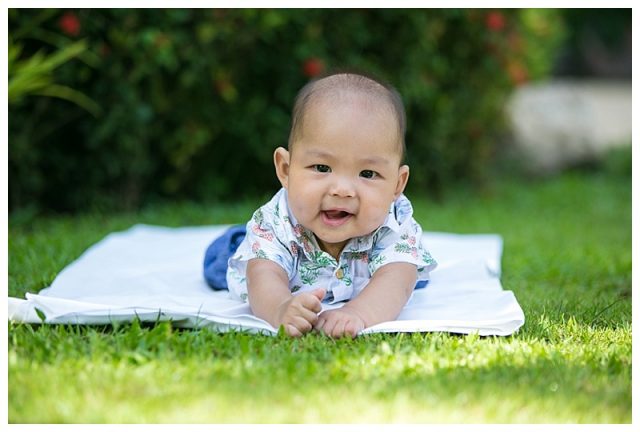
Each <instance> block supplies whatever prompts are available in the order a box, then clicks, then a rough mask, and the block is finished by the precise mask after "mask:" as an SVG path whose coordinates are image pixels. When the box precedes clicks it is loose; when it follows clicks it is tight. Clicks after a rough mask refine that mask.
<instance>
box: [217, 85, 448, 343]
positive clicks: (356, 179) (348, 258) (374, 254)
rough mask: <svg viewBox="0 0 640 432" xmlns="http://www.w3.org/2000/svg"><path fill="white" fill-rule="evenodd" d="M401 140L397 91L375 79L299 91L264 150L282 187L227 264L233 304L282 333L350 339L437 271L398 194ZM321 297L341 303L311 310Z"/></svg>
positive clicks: (402, 181)
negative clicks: (282, 132) (286, 127)
mask: <svg viewBox="0 0 640 432" xmlns="http://www.w3.org/2000/svg"><path fill="white" fill-rule="evenodd" d="M404 133H405V113H404V108H403V105H402V101H401V99H400V96H399V95H398V93H397V92H396V91H395V90H394V89H393V88H392V87H390V86H388V85H386V84H383V83H381V82H379V81H377V80H374V79H372V78H368V77H365V76H362V75H358V74H352V73H339V74H334V75H329V76H327V77H324V78H321V79H319V80H316V81H312V82H310V83H309V84H307V85H306V86H305V87H304V88H302V90H300V92H299V93H298V96H297V98H296V101H295V105H294V108H293V118H292V125H291V131H290V135H289V142H288V148H287V149H285V148H282V147H279V148H277V149H276V150H275V153H274V164H275V171H276V175H277V177H278V179H279V180H280V183H281V184H282V189H281V190H280V191H279V192H278V193H277V194H276V195H275V196H274V197H273V198H272V199H271V201H269V202H268V203H267V204H265V205H264V206H262V207H261V208H259V209H258V210H257V211H256V212H255V213H254V215H253V218H252V219H251V220H250V221H249V222H248V224H247V233H246V237H245V238H244V239H243V240H242V242H241V243H240V246H239V247H238V249H237V251H236V252H235V254H234V255H233V256H232V257H231V259H229V261H228V266H229V267H228V271H227V275H226V280H227V284H228V288H229V291H230V292H231V295H232V297H235V298H240V299H243V300H245V301H246V300H248V301H249V305H250V306H251V309H252V311H253V313H254V314H255V315H256V316H258V317H260V318H262V319H264V320H266V321H267V322H269V323H270V324H271V325H273V326H274V327H276V328H278V327H280V326H284V330H285V331H286V333H287V334H289V335H290V336H301V335H303V334H305V333H307V332H309V331H311V330H313V329H316V330H317V331H321V332H324V333H325V334H327V335H329V336H331V337H336V338H339V337H343V336H347V337H355V336H356V335H357V334H358V332H360V331H361V330H363V329H365V328H367V327H370V326H373V325H375V324H378V323H381V322H384V321H390V320H394V319H396V318H397V317H398V314H399V313H400V311H401V310H402V308H403V307H404V305H405V304H406V303H407V301H408V300H409V298H410V297H411V294H412V292H413V290H414V288H416V287H421V286H424V285H426V282H427V280H428V278H429V271H430V270H432V269H433V268H434V267H435V266H436V263H435V261H434V260H433V258H432V257H431V255H430V254H429V252H427V251H426V250H424V249H423V246H422V243H421V238H422V229H421V228H420V226H419V225H418V224H417V223H416V221H415V220H414V219H413V217H412V213H413V209H412V207H411V203H410V202H409V200H408V199H407V198H406V197H405V196H404V195H403V193H402V192H403V191H404V188H405V186H406V184H407V180H408V179H409V167H408V166H407V165H403V159H404V152H405V143H404ZM323 300H324V301H327V302H331V303H336V302H342V301H348V302H347V303H345V304H344V306H342V307H339V308H333V309H328V310H325V311H324V312H322V305H321V302H322V301H323Z"/></svg>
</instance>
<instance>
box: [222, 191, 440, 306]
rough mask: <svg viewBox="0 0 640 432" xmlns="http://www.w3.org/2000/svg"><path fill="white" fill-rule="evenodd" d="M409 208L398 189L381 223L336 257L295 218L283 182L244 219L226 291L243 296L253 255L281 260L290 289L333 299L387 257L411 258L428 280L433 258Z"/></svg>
mask: <svg viewBox="0 0 640 432" xmlns="http://www.w3.org/2000/svg"><path fill="white" fill-rule="evenodd" d="M412 214H413V208H412V206H411V203H410V202H409V200H408V199H407V198H406V197H405V196H404V195H401V196H400V197H399V198H398V199H397V200H396V201H395V202H393V203H392V204H391V206H390V207H389V214H388V215H387V218H386V220H385V222H384V223H383V224H382V226H380V227H379V228H378V229H377V230H375V231H374V232H373V233H371V234H368V235H365V236H363V237H356V238H352V239H351V240H349V242H347V244H346V246H345V247H344V249H343V251H342V253H341V254H340V259H339V260H336V259H335V258H334V257H332V256H331V255H329V254H328V253H326V252H324V251H323V250H321V249H320V247H319V246H318V242H317V240H316V238H315V236H314V234H313V233H312V232H311V231H309V230H307V229H306V228H304V227H303V226H302V225H300V224H298V223H297V221H296V220H295V218H294V216H293V214H291V212H290V211H289V206H288V201H287V191H286V189H284V188H283V189H281V190H280V191H279V192H278V193H277V194H276V195H274V197H273V198H272V199H271V201H269V202H268V203H267V204H265V205H264V206H262V207H260V208H259V209H258V210H256V212H255V213H254V214H253V217H252V218H251V220H250V221H249V222H248V223H247V235H246V237H245V238H244V240H243V241H242V243H241V244H240V246H239V247H238V250H237V251H236V252H235V254H234V255H233V256H232V257H231V258H230V259H229V268H228V270H227V283H228V285H229V292H230V293H231V296H232V297H233V298H236V299H241V300H243V301H246V300H247V283H246V269H247V263H248V261H249V260H251V259H254V258H261V259H268V260H271V261H274V262H275V263H277V264H279V265H280V266H281V267H282V268H283V269H284V271H285V272H286V273H287V275H288V277H289V289H290V290H291V292H292V293H296V292H302V291H310V290H313V289H315V288H325V289H326V290H327V295H328V297H325V299H329V300H330V301H331V302H332V303H335V302H339V301H345V300H349V299H351V298H353V297H355V296H356V295H358V293H360V291H362V289H363V288H364V287H365V286H366V285H367V283H368V282H369V280H370V279H371V276H372V275H373V274H374V273H375V272H376V271H377V270H378V269H379V268H380V267H382V266H383V265H385V264H389V263H394V262H407V263H411V264H415V265H416V267H417V268H418V281H426V280H428V279H429V271H431V270H433V269H434V268H435V267H436V262H435V260H434V259H433V258H432V257H431V255H430V254H429V252H428V251H427V250H426V249H425V248H424V246H423V244H422V241H421V239H422V229H421V228H420V225H418V223H417V222H416V221H415V220H414V219H413V217H412Z"/></svg>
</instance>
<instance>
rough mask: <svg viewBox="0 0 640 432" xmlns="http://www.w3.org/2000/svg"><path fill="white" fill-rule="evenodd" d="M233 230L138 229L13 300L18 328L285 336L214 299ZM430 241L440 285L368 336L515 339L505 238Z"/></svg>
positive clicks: (222, 296)
mask: <svg viewBox="0 0 640 432" xmlns="http://www.w3.org/2000/svg"><path fill="white" fill-rule="evenodd" d="M226 228H227V227H226V226H220V225H218V226H204V227H186V228H166V227H158V226H148V225H136V226H134V227H132V228H130V229H129V230H127V231H123V232H116V233H112V234H109V235H108V236H107V237H105V238H104V239H103V240H101V241H100V242H98V243H97V244H95V245H93V246H92V247H90V248H89V249H88V250H87V251H86V252H85V253H84V254H82V256H80V258H78V259H77V260H76V261H74V262H73V263H71V264H70V265H69V266H67V267H66V268H64V269H63V270H62V271H61V272H60V274H59V275H58V276H57V277H56V279H55V280H54V281H53V283H52V284H51V286H50V287H49V288H45V289H43V290H42V291H40V293H39V294H27V295H26V297H27V298H26V300H25V299H17V298H9V319H10V320H13V321H18V322H28V323H40V322H42V318H44V322H45V323H51V324H56V323H57V324H63V323H64V324H109V323H113V322H123V321H125V322H126V321H131V320H133V319H135V318H136V317H138V318H139V319H140V320H142V321H151V322H155V321H166V320H171V321H172V322H173V324H174V325H175V326H178V327H203V326H207V327H211V328H214V329H215V330H217V331H229V330H232V329H234V330H246V331H250V332H263V333H270V334H276V333H277V329H275V328H273V327H272V326H271V325H269V324H268V323H267V322H265V321H263V320H261V319H259V318H257V317H255V316H254V315H253V314H252V313H251V309H250V308H249V306H248V305H247V304H246V303H242V302H239V301H235V300H232V299H230V298H229V296H228V292H226V291H217V292H216V291H212V290H211V289H210V288H209V287H208V286H207V284H206V282H205V281H204V279H203V276H202V262H203V258H204V252H205V250H206V248H207V246H208V245H209V244H210V242H211V241H212V240H213V239H214V238H215V237H217V236H218V235H220V234H221V233H222V232H223V231H224V230H225V229H226ZM423 241H424V243H425V246H426V247H427V249H428V250H429V251H431V254H432V255H433V257H434V258H435V259H436V260H437V261H438V263H439V264H438V267H437V269H436V270H435V271H433V272H432V273H431V281H430V282H429V284H428V285H427V287H426V288H424V289H420V290H416V291H415V292H414V294H413V296H412V298H411V300H410V301H409V303H408V304H407V305H406V306H405V307H404V309H403V310H402V312H401V314H400V316H399V317H398V319H397V320H395V321H389V322H384V323H381V324H378V325H375V326H373V327H370V328H367V329H365V330H364V331H363V332H362V333H363V334H364V333H376V332H432V331H443V332H452V333H465V334H466V333H478V334H480V335H498V336H507V335H510V334H512V333H514V332H515V331H517V330H518V328H520V326H522V325H523V324H524V314H523V312H522V309H521V308H520V305H519V304H518V302H517V300H516V298H515V297H514V295H513V293H512V292H511V291H503V290H502V286H501V285H500V279H499V277H500V260H501V254H502V239H501V237H500V236H498V235H494V234H485V235H456V234H447V233H425V234H424V237H423ZM342 305H343V304H337V305H329V304H323V307H324V308H325V309H328V308H332V307H341V306H342ZM36 309H37V310H38V311H39V313H40V316H39V314H38V312H37V311H36Z"/></svg>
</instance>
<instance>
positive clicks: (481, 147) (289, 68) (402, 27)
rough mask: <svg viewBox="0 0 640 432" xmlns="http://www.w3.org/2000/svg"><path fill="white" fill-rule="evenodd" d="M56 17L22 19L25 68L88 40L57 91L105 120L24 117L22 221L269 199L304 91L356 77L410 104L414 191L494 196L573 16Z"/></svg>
mask: <svg viewBox="0 0 640 432" xmlns="http://www.w3.org/2000/svg"><path fill="white" fill-rule="evenodd" d="M46 12H47V14H48V15H47V16H46V19H42V18H38V17H40V16H41V15H39V14H42V13H43V12H42V11H39V10H33V9H29V10H16V9H13V10H10V13H9V33H10V35H11V34H14V35H15V34H18V35H20V37H19V38H16V37H14V38H13V40H14V41H17V40H18V39H19V40H20V44H21V46H22V51H21V52H20V53H19V57H18V58H17V59H22V61H26V59H28V58H29V56H33V55H35V53H37V52H43V53H46V52H47V50H48V51H50V52H53V51H54V50H55V49H61V48H62V49H64V47H65V46H71V45H72V44H73V43H74V41H75V40H76V39H78V38H82V40H84V41H86V43H87V47H88V48H87V52H86V53H84V58H82V59H83V61H74V62H67V63H64V64H62V65H60V67H58V68H56V69H55V70H54V71H53V73H54V77H55V81H56V82H60V83H64V84H65V85H67V86H69V87H71V88H74V89H77V90H78V91H79V92H82V93H83V94H86V95H87V96H88V97H90V98H91V99H92V100H94V101H96V102H97V104H98V105H99V106H100V107H102V109H103V113H102V115H100V116H98V117H93V116H91V115H89V114H88V113H87V112H86V110H84V109H82V108H81V107H78V106H77V104H72V103H69V102H67V101H64V100H56V99H52V98H41V97H34V96H32V97H27V98H24V100H23V101H22V103H21V104H19V105H17V104H10V106H9V109H10V116H9V118H10V120H9V179H10V180H9V201H10V208H11V209H15V208H20V207H25V206H36V207H38V208H46V209H53V210H78V209H83V208H87V207H91V206H99V207H101V208H114V207H115V208H135V207H136V206H139V205H140V204H142V203H144V202H145V201H147V200H153V199H156V198H158V197H169V198H185V199H196V200H208V201H211V200H216V199H240V198H243V197H245V196H254V195H263V194H267V193H270V192H272V191H274V190H275V188H276V187H277V181H276V178H275V175H274V173H273V168H272V162H271V160H272V152H273V150H274V148H275V147H277V146H279V145H285V144H286V141H287V135H288V128H289V115H290V110H291V107H292V104H293V98H294V96H295V94H296V92H297V91H298V89H299V88H300V87H302V86H303V85H304V84H305V82H307V81H308V80H309V79H310V78H312V77H313V76H315V75H317V74H318V73H321V72H322V71H323V70H325V69H327V68H329V69H333V68H343V67H346V68H357V69H360V70H364V71H369V72H371V73H374V74H376V75H378V76H381V77H382V78H383V79H386V80H388V81H390V82H391V83H392V84H393V85H395V86H396V87H397V88H398V90H399V91H400V93H401V94H402V95H403V98H404V101H405V106H406V109H407V115H408V133H407V146H408V152H409V163H410V165H411V167H412V171H411V173H412V175H411V180H410V182H409V183H410V189H411V190H413V191H415V193H422V194H436V193H438V191H440V190H442V187H443V185H445V184H447V183H451V182H456V181H471V182H481V181H482V180H483V179H484V178H486V176H487V174H488V172H487V171H488V167H489V164H488V162H489V161H490V160H491V159H492V157H493V155H494V152H495V151H496V148H497V146H496V142H497V138H498V137H499V136H500V135H501V133H502V132H503V128H504V122H503V112H502V110H503V106H504V102H505V99H506V97H507V96H508V95H509V93H510V91H511V89H512V88H513V87H514V86H516V85H519V84H521V83H523V82H526V81H528V80H535V79H540V78H543V77H545V76H546V74H547V73H548V71H549V70H550V68H551V66H552V64H553V60H554V54H555V51H556V48H557V47H558V45H559V43H560V41H561V39H562V37H563V24H562V19H561V15H560V12H558V11H554V10H541V9H532V10H527V9H523V10H518V9H508V10H483V9H469V10H459V9H445V10H439V9H426V10H416V9H411V10H377V9H375V10H374V9H362V10H344V9H341V10H331V9H315V10H282V9H279V10H262V9H261V10H251V9H237V10H236V9H234V10H226V9H216V10H202V9H198V10H180V9H168V10H153V9H140V10H138V9H133V10H122V9H91V10H76V11H56V10H48V11H46ZM36 18H38V20H39V21H38V25H37V26H34V25H33V22H34V19H36ZM36 21H37V20H36ZM10 74H11V71H10Z"/></svg>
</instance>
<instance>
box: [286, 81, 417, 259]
mask: <svg viewBox="0 0 640 432" xmlns="http://www.w3.org/2000/svg"><path fill="white" fill-rule="evenodd" d="M404 131H405V114H404V108H403V106H402V101H401V99H400V96H399V95H398V93H397V92H396V91H395V90H393V88H391V87H390V86H387V85H384V84H382V83H380V82H378V81H376V80H374V79H371V78H368V77H365V76H362V75H357V74H350V73H347V74H344V73H342V74H335V75H330V76H328V77H325V78H322V79H319V80H317V81H313V82H311V83H309V84H307V85H306V86H305V87H304V88H303V89H302V90H301V91H300V92H299V93H298V97H297V98H296V102H295V106H294V109H293V118H292V126H291V132H290V136H289V144H288V150H286V149H284V148H282V147H279V148H278V149H276V151H275V153H274V163H275V167H276V174H277V175H278V178H279V180H280V182H281V183H282V186H283V187H284V188H286V189H287V192H288V199H289V208H290V210H291V212H292V213H293V216H294V217H295V219H296V220H297V221H298V223H300V224H301V225H302V226H304V227H305V228H307V229H309V230H311V231H312V232H313V233H314V234H315V236H316V238H317V240H318V244H319V245H320V247H321V248H322V249H323V250H325V251H326V252H329V253H330V254H331V255H333V256H334V257H336V258H337V257H338V255H339V254H340V252H341V251H342V248H344V246H345V245H346V243H347V242H348V241H349V240H350V239H351V238H354V237H361V236H364V235H367V234H370V233H372V232H373V231H375V230H376V229H377V228H378V227H380V226H381V225H382V224H383V223H384V221H385V219H386V218H387V216H388V213H389V208H390V205H391V203H392V202H393V201H394V200H395V199H396V198H398V197H399V196H400V194H401V193H402V192H403V190H404V187H405V185H406V183H407V180H408V178H409V167H408V166H406V165H402V161H403V158H404Z"/></svg>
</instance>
